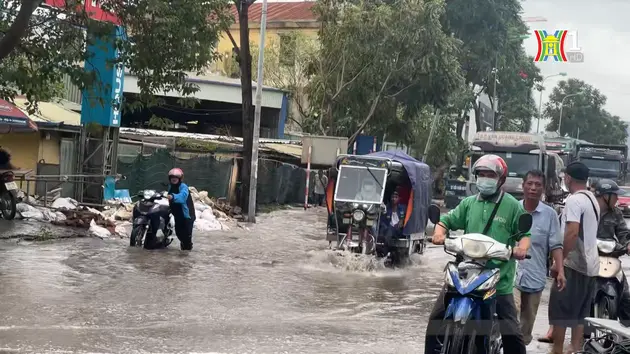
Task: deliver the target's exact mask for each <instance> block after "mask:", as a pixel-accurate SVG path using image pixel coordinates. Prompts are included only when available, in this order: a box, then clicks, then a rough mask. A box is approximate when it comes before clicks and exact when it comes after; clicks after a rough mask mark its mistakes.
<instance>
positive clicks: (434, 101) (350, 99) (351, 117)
mask: <svg viewBox="0 0 630 354" xmlns="http://www.w3.org/2000/svg"><path fill="white" fill-rule="evenodd" d="M316 11H317V12H318V14H319V15H320V20H321V21H322V27H321V30H320V32H319V39H320V49H319V51H318V53H317V55H316V57H315V58H314V60H313V62H312V64H311V65H312V72H313V73H314V75H313V77H312V79H311V80H310V83H309V87H308V95H309V99H310V102H311V108H312V109H311V115H310V117H309V118H310V119H309V120H308V121H307V122H305V129H306V130H307V131H313V132H317V133H320V134H325V135H338V136H348V137H350V139H349V142H350V143H352V142H353V141H354V140H355V139H356V137H357V136H358V135H359V134H360V133H361V132H362V131H364V130H368V131H370V132H372V133H385V132H389V131H390V130H389V129H388V127H389V126H393V125H396V123H397V122H398V123H400V122H408V121H411V120H416V119H417V118H418V115H419V112H420V111H421V110H422V108H423V107H424V106H425V105H427V104H431V105H438V106H439V105H443V104H445V102H446V101H447V99H448V96H449V94H450V93H451V92H452V91H454V90H455V89H456V88H457V87H459V86H460V84H461V79H462V77H461V74H460V71H459V63H458V62H457V59H456V54H457V53H456V51H457V40H455V39H454V38H452V37H451V36H449V35H446V34H445V33H444V32H443V31H442V27H441V24H440V22H439V19H440V16H442V15H443V14H444V3H443V1H440V0H426V1H422V0H410V1H404V0H394V1H391V2H387V3H383V2H360V3H347V2H343V3H342V2H337V1H335V0H320V1H319V2H318V4H317V6H316Z"/></svg>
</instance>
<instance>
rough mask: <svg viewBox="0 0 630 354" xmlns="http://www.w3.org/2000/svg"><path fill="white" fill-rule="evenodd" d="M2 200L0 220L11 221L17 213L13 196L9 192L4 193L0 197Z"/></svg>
mask: <svg viewBox="0 0 630 354" xmlns="http://www.w3.org/2000/svg"><path fill="white" fill-rule="evenodd" d="M0 198H2V206H3V208H2V218H3V219H5V220H13V219H14V218H15V214H16V212H17V206H16V205H17V200H15V195H13V193H11V192H10V191H4V192H3V193H2V195H1V196H0Z"/></svg>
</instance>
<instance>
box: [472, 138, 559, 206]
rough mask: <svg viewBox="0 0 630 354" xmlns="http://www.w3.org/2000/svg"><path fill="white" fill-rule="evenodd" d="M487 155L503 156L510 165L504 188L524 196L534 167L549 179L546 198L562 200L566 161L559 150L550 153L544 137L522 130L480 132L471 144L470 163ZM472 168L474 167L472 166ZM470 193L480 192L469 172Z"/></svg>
mask: <svg viewBox="0 0 630 354" xmlns="http://www.w3.org/2000/svg"><path fill="white" fill-rule="evenodd" d="M485 154H494V155H498V156H501V157H502V158H503V159H504V160H505V162H506V163H507V166H508V177H507V180H506V182H505V185H504V187H503V190H504V191H506V192H508V193H510V194H512V195H513V196H514V197H516V198H517V199H521V198H522V197H523V187H522V183H523V177H525V175H526V174H527V172H528V171H530V170H541V171H543V173H544V174H545V176H546V179H547V189H546V190H545V196H546V201H547V202H549V203H556V202H559V201H560V200H561V199H562V195H563V192H562V188H561V180H560V171H561V170H562V168H563V167H564V162H563V160H562V159H561V157H560V156H559V155H558V154H557V153H553V152H547V149H546V147H545V141H544V138H543V137H542V136H539V135H536V134H529V133H519V132H497V131H486V132H478V133H477V134H476V135H475V138H474V140H473V142H472V144H471V147H470V151H469V157H470V159H467V161H468V163H469V166H472V165H474V163H475V161H477V159H478V158H479V157H481V156H483V155H485ZM469 170H470V169H469ZM468 186H469V188H468V191H467V192H468V194H469V195H472V194H474V193H476V187H475V183H474V175H473V174H472V171H471V172H469V174H468Z"/></svg>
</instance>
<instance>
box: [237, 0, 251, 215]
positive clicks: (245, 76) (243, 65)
mask: <svg viewBox="0 0 630 354" xmlns="http://www.w3.org/2000/svg"><path fill="white" fill-rule="evenodd" d="M249 5H250V3H249V1H241V8H240V10H239V12H238V22H239V31H240V40H241V45H240V50H239V54H240V58H239V59H240V60H239V65H240V69H241V94H242V104H241V109H242V125H243V164H242V166H241V174H240V175H241V203H240V204H241V208H243V210H247V208H248V205H249V178H250V175H251V163H252V145H253V140H254V132H253V124H254V107H253V104H252V93H253V90H252V56H251V54H250V50H249V16H248V15H249ZM237 8H238V6H237Z"/></svg>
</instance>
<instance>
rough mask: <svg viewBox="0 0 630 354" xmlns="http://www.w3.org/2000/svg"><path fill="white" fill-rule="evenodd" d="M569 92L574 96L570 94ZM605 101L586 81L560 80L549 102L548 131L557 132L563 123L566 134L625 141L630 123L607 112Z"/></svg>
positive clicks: (592, 139) (562, 131) (607, 141)
mask: <svg viewBox="0 0 630 354" xmlns="http://www.w3.org/2000/svg"><path fill="white" fill-rule="evenodd" d="M578 93H581V94H578ZM568 95H574V96H570V97H567V96H568ZM563 100H564V104H563ZM605 104H606V96H605V95H604V94H602V93H601V92H600V91H599V90H598V89H596V88H594V87H593V86H591V85H589V84H587V83H585V82H584V81H582V80H577V79H569V80H566V81H565V80H563V81H560V82H559V83H558V85H557V86H556V87H555V88H554V89H553V91H552V92H551V95H550V96H549V101H548V102H547V103H546V104H545V109H544V114H543V116H544V117H545V118H548V119H550V120H551V121H550V123H549V124H548V125H547V130H548V131H557V130H558V125H560V134H561V135H562V136H571V137H575V138H579V139H582V140H586V141H589V142H592V143H599V144H625V143H626V139H627V138H628V134H627V133H626V129H627V127H628V123H626V122H624V121H622V120H621V119H620V118H619V117H618V116H614V115H612V114H610V113H609V112H608V111H606V110H605V109H604V105H605ZM563 106H564V107H563ZM562 107H563V108H562ZM561 108H562V109H561ZM560 111H562V122H561V124H559V123H560ZM578 134H579V136H578Z"/></svg>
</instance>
